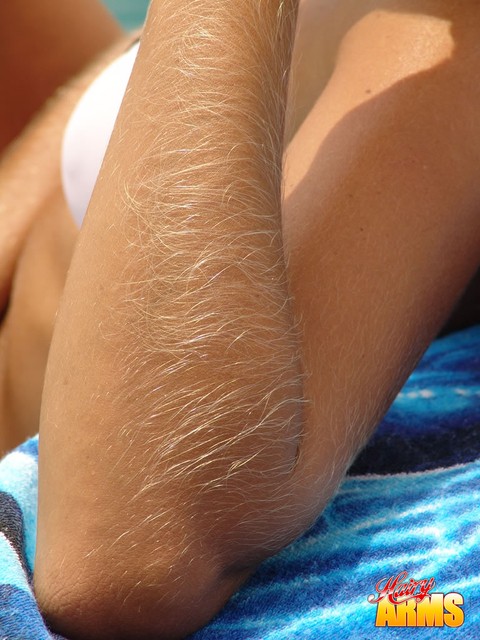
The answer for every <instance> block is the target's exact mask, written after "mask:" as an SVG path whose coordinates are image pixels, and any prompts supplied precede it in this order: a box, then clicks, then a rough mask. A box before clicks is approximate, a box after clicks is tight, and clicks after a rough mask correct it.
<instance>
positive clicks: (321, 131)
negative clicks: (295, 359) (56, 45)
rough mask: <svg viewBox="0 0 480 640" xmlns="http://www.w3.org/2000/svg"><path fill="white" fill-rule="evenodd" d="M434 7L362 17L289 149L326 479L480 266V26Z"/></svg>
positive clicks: (314, 435) (288, 230) (294, 275)
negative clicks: (478, 42)
mask: <svg viewBox="0 0 480 640" xmlns="http://www.w3.org/2000/svg"><path fill="white" fill-rule="evenodd" d="M389 4H390V5H392V3H389ZM396 4H397V6H398V7H400V6H401V5H402V3H396ZM421 4H422V6H423V8H424V11H423V12H422V11H421V10H418V11H416V10H415V9H414V8H411V10H410V7H407V3H403V5H404V6H405V11H403V10H401V9H398V10H397V11H393V10H388V11H387V10H376V11H372V12H370V13H368V14H367V15H365V16H364V17H362V18H361V19H360V20H358V21H357V22H356V23H355V25H354V26H353V27H352V28H351V29H350V30H349V31H348V32H347V34H346V35H345V36H344V38H343V41H342V44H341V46H340V50H339V53H338V56H337V63H336V68H335V71H334V73H333V75H332V77H331V79H330V81H329V83H328V85H327V87H326V89H325V90H324V91H323V93H322V94H321V96H320V98H319V99H318V100H317V102H316V104H315V106H314V107H313V109H312V111H311V112H310V114H309V116H308V117H307V118H306V120H305V121H304V123H303V124H302V126H301V127H300V129H299V131H298V132H297V135H296V136H295V138H294V140H293V141H292V143H291V145H290V147H289V149H288V151H287V156H286V176H285V181H286V193H285V207H284V238H285V244H286V250H287V254H288V259H289V270H290V272H289V274H290V281H291V282H290V284H291V289H292V293H293V295H294V299H295V306H296V312H297V314H298V316H299V317H301V318H302V324H303V336H304V352H305V356H304V357H305V366H306V368H307V370H308V372H309V373H310V377H309V378H308V380H309V382H308V388H307V396H308V398H309V399H310V400H311V403H310V414H309V417H308V425H307V431H306V436H305V438H304V441H303V451H302V452H301V456H300V460H299V464H298V466H297V468H298V470H299V473H302V474H303V475H304V476H308V477H311V474H310V473H309V472H308V471H309V470H311V471H313V472H314V474H315V476H316V477H318V478H319V481H320V482H322V483H323V482H325V477H326V476H325V472H324V475H323V477H322V469H323V470H327V473H331V475H333V476H334V477H337V478H338V477H339V475H341V473H343V470H344V465H342V464H337V468H336V469H332V468H331V467H332V465H331V464H329V460H332V459H334V456H333V455H332V452H333V451H338V450H339V449H340V450H341V451H342V452H343V454H344V460H345V464H346V463H347V462H348V460H350V459H351V456H352V455H354V454H355V452H356V450H357V449H358V446H359V442H361V441H362V439H364V438H365V436H366V434H368V433H369V432H370V431H371V429H372V428H373V427H374V426H375V425H376V423H377V422H378V420H379V419H380V417H381V415H383V413H384V412H385V411H386V409H387V408H388V406H389V404H390V402H391V401H392V400H393V398H394V397H395V394H396V392H397V391H398V390H399V388H400V387H401V385H402V384H403V382H404V381H405V379H406V377H407V376H408V374H409V373H410V372H411V370H412V369H413V368H414V366H415V364H416V362H417V361H418V359H419V357H420V356H421V355H422V353H423V351H424V350H425V349H426V347H427V346H428V344H429V342H430V341H431V340H432V339H433V338H434V337H435V335H436V333H437V332H438V330H439V329H440V327H441V325H442V323H443V322H444V321H445V320H446V318H447V316H448V314H449V313H450V311H451V310H452V308H453V306H454V304H455V302H456V301H457V300H458V298H459V296H460V294H461V292H462V290H463V289H464V288H465V286H466V285H467V283H468V281H469V279H470V278H471V277H472V276H473V274H474V272H475V270H476V268H477V267H478V263H479V256H480V216H479V215H478V204H479V199H480V191H479V181H478V172H479V169H480V166H479V161H480V153H479V152H478V150H479V149H480V119H479V118H478V116H477V114H478V113H479V109H478V107H479V106H480V104H479V101H480V95H479V93H478V90H477V89H475V86H474V83H471V82H469V80H470V78H471V77H472V75H473V74H475V73H476V72H478V70H479V67H480V55H478V54H477V49H476V47H475V46H474V40H473V34H474V26H472V25H473V23H472V21H470V23H468V21H467V20H466V16H465V15H463V14H464V13H465V12H463V13H462V12H461V11H458V12H455V11H451V12H447V10H446V9H445V10H444V11H443V13H442V12H441V11H440V10H439V7H444V6H445V3H439V2H437V3H434V2H430V3H421ZM428 7H430V8H431V7H434V8H435V9H436V12H435V13H434V12H431V11H427V8H428ZM407 8H408V9H409V11H407ZM457 13H458V14H459V15H457ZM475 13H477V12H475ZM474 17H475V16H474ZM310 491H312V487H310V488H309V492H310Z"/></svg>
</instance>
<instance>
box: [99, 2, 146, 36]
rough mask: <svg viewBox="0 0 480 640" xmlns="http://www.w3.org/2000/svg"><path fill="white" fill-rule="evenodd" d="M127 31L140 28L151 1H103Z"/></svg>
mask: <svg viewBox="0 0 480 640" xmlns="http://www.w3.org/2000/svg"><path fill="white" fill-rule="evenodd" d="M103 2H104V4H105V5H106V6H107V7H108V8H109V9H110V11H111V12H112V13H113V14H114V15H115V17H116V18H118V20H120V22H121V23H122V25H123V26H124V27H125V29H135V28H137V27H139V26H140V25H141V24H142V23H143V21H144V19H145V14H146V12H147V7H148V5H149V0H103Z"/></svg>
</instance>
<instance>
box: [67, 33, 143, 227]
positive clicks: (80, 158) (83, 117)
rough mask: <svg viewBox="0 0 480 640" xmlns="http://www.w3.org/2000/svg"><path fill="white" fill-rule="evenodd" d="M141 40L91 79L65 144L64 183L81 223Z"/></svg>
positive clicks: (78, 106) (70, 126)
mask: <svg viewBox="0 0 480 640" xmlns="http://www.w3.org/2000/svg"><path fill="white" fill-rule="evenodd" d="M138 46H139V43H136V44H135V45H133V47H131V48H130V49H129V50H128V51H126V52H125V53H124V54H123V55H121V56H120V57H119V58H117V59H116V60H115V61H114V62H112V63H111V64H110V65H109V66H108V67H106V69H104V70H103V71H102V73H101V74H100V75H99V76H98V77H97V78H96V79H95V80H94V81H93V82H92V84H91V85H90V86H89V88H88V89H87V91H86V92H85V93H84V94H83V96H82V97H81V98H80V101H79V102H78V104H77V106H76V107H75V109H74V111H73V113H72V115H71V116H70V119H69V121H68V123H67V126H66V128H65V133H64V136H63V144H62V158H61V168H62V184H63V190H64V192H65V197H66V200H67V203H68V205H69V207H70V210H71V212H72V215H73V217H74V219H75V221H76V223H77V224H78V226H81V224H82V221H83V218H84V216H85V213H86V211H87V207H88V203H89V202H90V198H91V195H92V192H93V187H94V186H95V182H96V180H97V176H98V173H99V171H100V167H101V165H102V162H103V158H104V156H105V152H106V150H107V146H108V143H109V140H110V136H111V135H112V131H113V126H114V124H115V120H116V119H117V115H118V111H119V109H120V105H121V103H122V100H123V96H124V94H125V90H126V88H127V84H128V80H129V78H130V74H131V72H132V69H133V64H134V62H135V58H136V56H137V52H138Z"/></svg>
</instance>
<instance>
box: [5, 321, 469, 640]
mask: <svg viewBox="0 0 480 640" xmlns="http://www.w3.org/2000/svg"><path fill="white" fill-rule="evenodd" d="M479 430H480V325H479V326H476V327H472V328H469V329H465V330H463V331H459V332H457V333H453V334H450V335H448V336H446V337H443V338H440V339H438V340H436V341H435V342H434V343H433V344H432V345H431V346H430V348H429V349H428V351H427V352H426V354H425V355H424V357H423V359H422V361H421V362H420V363H419V365H418V366H417V368H416V369H415V371H414V372H413V373H412V375H411V376H410V378H409V380H408V381H407V383H406V384H405V386H404V388H403V389H402V391H401V392H400V394H399V395H398V396H397V398H396V400H395V402H394V403H393V405H392V406H391V408H390V411H389V412H388V414H387V415H386V417H385V418H384V420H383V421H382V423H381V425H380V427H379V428H378V430H377V432H376V433H375V435H374V436H373V438H372V439H371V440H370V442H369V443H368V445H367V446H366V448H365V449H364V450H363V452H362V453H361V454H360V456H359V457H358V458H357V460H356V461H355V463H354V464H353V466H352V467H351V469H350V472H349V475H348V476H347V477H346V479H345V480H344V482H343V483H342V485H341V487H340V489H339V491H338V493H337V495H336V496H335V498H334V500H333V501H332V502H331V504H330V505H329V507H328V508H327V509H326V511H325V512H324V514H323V515H322V516H321V517H320V518H319V519H318V521H317V522H316V524H315V525H314V526H313V527H312V528H311V529H310V530H309V531H308V532H307V533H305V534H304V535H303V536H302V537H301V538H300V539H298V540H297V541H296V542H294V543H293V544H291V545H290V546H289V547H287V548H285V549H284V550H283V551H282V552H280V553H279V554H278V555H277V556H275V557H274V558H271V559H269V560H267V561H266V562H264V563H263V564H262V565H261V566H260V568H259V569H258V571H257V572H256V573H255V575H254V576H253V577H252V578H251V579H250V580H249V582H248V583H247V584H246V585H244V587H243V588H242V589H241V590H240V591H239V592H238V593H237V594H236V595H234V596H233V598H232V599H231V600H230V602H229V603H228V604H227V606H226V607H225V608H224V609H223V611H222V612H221V613H220V614H219V615H218V616H217V617H216V618H215V619H214V620H213V621H212V622H211V623H210V624H209V625H207V626H206V627H205V628H204V629H202V630H201V631H199V632H197V633H196V634H194V635H193V636H192V638H194V639H195V640H217V639H218V640H222V639H225V640H247V639H248V640H260V639H261V640H281V639H282V640H283V639H289V640H290V639H293V638H295V639H296V638H319V639H322V640H323V639H329V638H335V639H343V638H355V639H359V640H362V639H365V640H366V639H368V640H376V639H377V638H378V639H382V640H383V639H384V638H388V639H389V640H390V639H392V638H412V637H414V638H419V639H421V640H424V639H427V638H436V637H444V636H445V635H447V636H449V637H452V638H461V639H465V638H467V639H472V640H474V639H477V638H479V637H480V597H479V592H480V553H479V552H480V519H479V505H480V438H479ZM37 445H38V440H37V438H33V439H31V440H29V441H28V442H26V443H25V444H23V445H22V446H20V447H18V448H17V449H16V450H15V451H13V452H12V453H10V454H9V455H8V456H6V457H5V458H4V459H3V461H2V462H1V463H0V532H1V533H0V638H1V639H2V640H14V639H15V640H43V639H51V638H58V636H55V635H54V634H52V633H50V632H49V631H48V629H47V627H46V626H45V624H44V622H43V620H42V618H41V615H40V613H39V610H38V608H37V606H36V603H35V599H34V596H33V594H32V590H31V577H32V569H33V560H34V549H35V525H36V500H37V454H38V450H37ZM402 572H405V574H406V577H404V581H408V580H409V579H410V578H413V579H414V580H416V581H420V580H423V579H429V578H434V579H435V583H436V584H435V587H434V588H433V589H432V591H431V593H441V594H449V593H452V592H454V593H457V594H460V595H461V596H462V597H463V601H464V602H463V605H462V606H461V612H463V613H462V615H464V622H463V624H462V626H459V627H450V626H447V625H446V624H445V625H443V626H442V627H435V628H431V627H423V628H422V627H417V628H415V629H412V628H411V627H405V626H403V627H395V626H389V627H376V626H375V623H376V616H377V604H372V603H370V602H369V601H368V597H369V596H370V595H377V596H378V593H377V591H376V588H375V587H376V585H377V583H379V582H380V583H381V585H380V590H381V586H382V585H384V584H385V582H386V581H387V579H388V578H390V577H392V578H394V577H397V576H398V575H399V574H401V573H402ZM405 574H404V576H405ZM382 580H383V582H382ZM417 593H418V591H417ZM386 600H387V599H386V598H384V599H383V600H382V601H381V602H383V603H384V604H385V602H386ZM378 606H379V607H380V606H381V603H380V604H379V605H378ZM432 620H433V622H434V623H436V622H438V620H436V619H433V618H432ZM457 620H458V617H457ZM427 622H428V619H427ZM442 624H443V618H442Z"/></svg>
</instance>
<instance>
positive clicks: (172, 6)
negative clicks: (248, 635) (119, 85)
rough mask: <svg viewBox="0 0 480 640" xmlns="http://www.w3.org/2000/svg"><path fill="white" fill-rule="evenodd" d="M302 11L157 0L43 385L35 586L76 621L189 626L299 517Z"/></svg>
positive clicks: (93, 629)
mask: <svg viewBox="0 0 480 640" xmlns="http://www.w3.org/2000/svg"><path fill="white" fill-rule="evenodd" d="M295 8H296V2H294V1H293V0H288V1H286V2H284V1H282V2H281V1H280V0H265V1H263V2H258V1H257V0H246V1H245V2H242V3H238V2H237V0H202V1H201V2H200V1H197V2H191V1H189V2H186V1H181V2H179V1H178V0H175V1H173V0H168V1H164V2H153V3H152V5H151V8H150V12H149V16H148V19H147V24H146V27H145V30H144V33H143V36H142V41H141V46H140V51H139V54H138V60H137V63H136V66H135V68H134V71H133V75H132V79H131V82H130V85H129V89H128V90H127V95H126V98H125V100H124V103H123V106H122V110H121V112H120V115H119V119H118V121H117V125H116V128H115V131H114V134H113V138H112V141H111V144H110V147H109V151H108V152H107V157H106V160H105V163H104V165H103V168H102V171H101V174H100V176H99V181H98V182H97V186H96V190H95V193H94V195H93V200H92V202H91V206H90V209H89V212H88V214H87V217H86V220H85V223H84V226H83V227H82V231H81V234H80V239H79V243H78V248H77V251H76V253H75V256H74V259H73V262H72V266H71V270H70V273H69V278H68V281H67V286H66V289H65V297H64V302H63V305H62V308H61V311H60V314H59V317H58V322H57V325H56V330H55V335H54V340H53V343H52V349H51V357H50V360H49V366H48V371H47V378H46V386H45V391H44V403H43V407H42V422H41V452H40V502H39V529H38V550H37V560H36V572H35V588H36V593H37V597H38V599H39V602H40V604H41V605H42V607H43V609H44V610H45V612H46V614H47V616H48V619H49V620H50V621H51V622H52V623H53V624H54V626H55V628H57V629H58V630H59V631H62V632H64V633H65V634H66V635H69V634H72V635H74V634H77V635H81V634H83V635H84V636H85V637H88V638H94V637H118V635H119V634H123V636H122V637H132V638H138V637H143V635H145V636H146V637H150V636H154V637H156V638H159V637H165V638H169V639H172V638H174V637H179V636H183V635H185V634H186V633H188V632H191V631H193V630H195V629H196V628H198V627H199V626H200V625H202V624H203V623H205V622H206V621H207V620H208V619H209V618H210V617H211V616H212V615H213V614H214V613H215V612H216V611H217V610H218V608H219V607H221V606H222V605H223V603H224V602H225V600H226V599H227V598H228V596H229V595H231V593H232V592H233V591H234V590H235V589H236V588H237V587H238V585H239V584H240V583H241V582H242V580H244V579H245V577H246V576H247V575H248V574H249V573H250V572H251V570H252V569H253V567H254V566H255V565H256V564H257V563H258V562H259V561H260V560H261V559H262V558H264V557H265V556H267V555H269V554H271V553H273V552H274V551H275V550H277V549H278V548H280V547H281V546H283V545H284V544H286V542H288V541H289V540H291V539H292V538H293V537H295V535H297V534H298V532H299V531H300V530H301V528H302V523H301V522H300V521H299V520H295V519H293V518H292V503H291V500H290V496H289V494H288V492H289V486H288V481H289V477H290V473H291V470H292V467H293V465H294V463H295V456H296V451H297V444H298V437H299V434H300V431H301V421H302V387H301V369H300V363H299V357H298V347H297V342H296V335H295V332H294V329H293V322H292V317H291V312H290V307H289V301H288V295H287V286H286V274H285V266H284V260H283V248H282V241H281V219H280V208H281V207H280V204H281V194H280V181H281V157H282V135H283V120H284V109H285V98H286V96H285V93H286V78H287V76H288V74H287V71H288V64H289V59H290V51H291V43H292V37H293V29H294V21H295ZM67 514H68V516H67ZM272 518H273V521H272ZM140 611H141V612H142V615H141V616H140V613H139V612H140Z"/></svg>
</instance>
